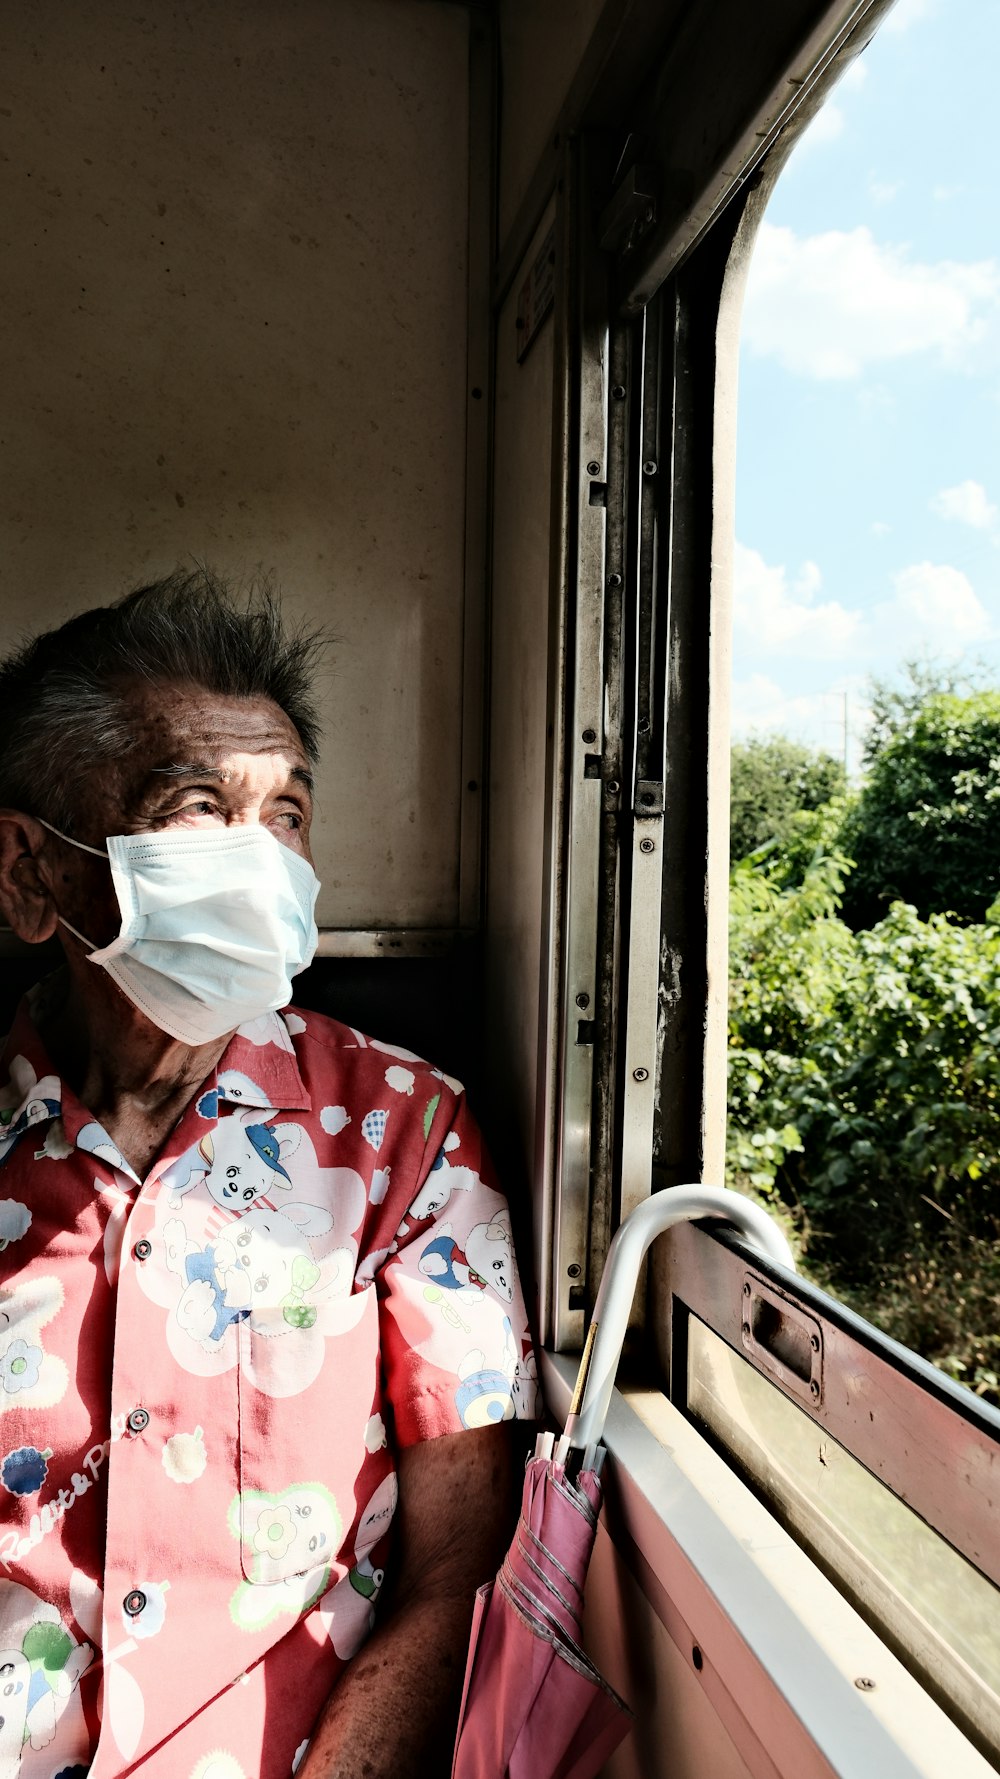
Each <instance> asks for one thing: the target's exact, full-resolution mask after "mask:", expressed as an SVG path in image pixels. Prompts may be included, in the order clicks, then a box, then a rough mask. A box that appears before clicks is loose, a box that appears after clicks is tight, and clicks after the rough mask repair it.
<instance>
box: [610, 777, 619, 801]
mask: <svg viewBox="0 0 1000 1779" xmlns="http://www.w3.org/2000/svg"><path fill="white" fill-rule="evenodd" d="M620 790H621V785H620V784H619V783H618V780H617V778H609V779H608V794H609V795H610V796H612V797H617V795H618V792H619V791H620Z"/></svg>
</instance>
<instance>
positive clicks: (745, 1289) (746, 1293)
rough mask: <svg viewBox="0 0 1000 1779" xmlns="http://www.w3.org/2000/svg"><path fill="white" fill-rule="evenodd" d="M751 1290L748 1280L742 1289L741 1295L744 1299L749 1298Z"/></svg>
mask: <svg viewBox="0 0 1000 1779" xmlns="http://www.w3.org/2000/svg"><path fill="white" fill-rule="evenodd" d="M751 1290H752V1286H751V1284H750V1280H749V1279H748V1280H747V1282H746V1284H745V1285H744V1287H743V1295H744V1297H749V1296H750V1292H751Z"/></svg>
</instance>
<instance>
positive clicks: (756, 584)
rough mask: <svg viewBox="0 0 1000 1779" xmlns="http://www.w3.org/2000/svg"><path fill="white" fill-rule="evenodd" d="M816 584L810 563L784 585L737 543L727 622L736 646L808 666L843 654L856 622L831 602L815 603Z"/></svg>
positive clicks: (779, 571) (780, 570)
mask: <svg viewBox="0 0 1000 1779" xmlns="http://www.w3.org/2000/svg"><path fill="white" fill-rule="evenodd" d="M821 580H822V577H821V575H820V571H819V569H818V568H817V566H816V564H815V562H805V563H803V565H802V568H801V569H800V571H799V575H798V578H797V580H795V581H794V582H791V583H789V580H788V575H787V572H786V570H785V568H784V566H783V565H780V564H779V565H778V566H776V567H772V565H771V564H770V563H768V562H765V560H764V558H763V556H761V554H760V553H759V551H757V550H751V549H748V548H747V547H746V545H745V544H741V543H739V542H738V543H737V545H736V555H735V562H734V579H733V616H734V624H735V627H736V632H737V636H738V638H740V639H741V646H742V647H743V648H744V649H745V650H747V651H751V652H753V653H758V652H760V651H767V652H768V653H769V654H773V653H775V652H782V653H785V654H794V655H795V656H796V657H797V658H799V659H809V660H825V659H828V658H829V657H830V656H831V655H843V654H845V653H846V652H847V651H848V650H849V649H850V647H851V645H852V643H853V642H854V640H855V638H856V636H857V633H858V630H859V627H860V623H861V616H860V613H859V612H850V611H846V610H845V608H844V607H843V606H842V605H840V604H839V603H838V602H837V601H836V600H828V601H826V602H825V603H822V604H819V603H817V602H816V596H817V594H818V593H819V590H820V586H821Z"/></svg>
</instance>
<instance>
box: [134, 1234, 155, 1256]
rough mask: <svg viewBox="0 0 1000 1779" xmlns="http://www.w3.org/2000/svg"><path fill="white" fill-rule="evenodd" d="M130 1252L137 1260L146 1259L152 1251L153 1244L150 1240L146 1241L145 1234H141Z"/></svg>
mask: <svg viewBox="0 0 1000 1779" xmlns="http://www.w3.org/2000/svg"><path fill="white" fill-rule="evenodd" d="M132 1252H133V1254H134V1255H135V1257H136V1259H137V1260H148V1259H149V1256H150V1255H151V1253H152V1252H153V1244H152V1242H147V1240H146V1238H145V1236H143V1238H142V1240H141V1241H140V1242H136V1244H135V1247H134V1248H133V1249H132Z"/></svg>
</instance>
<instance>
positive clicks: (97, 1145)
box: [76, 1119, 136, 1180]
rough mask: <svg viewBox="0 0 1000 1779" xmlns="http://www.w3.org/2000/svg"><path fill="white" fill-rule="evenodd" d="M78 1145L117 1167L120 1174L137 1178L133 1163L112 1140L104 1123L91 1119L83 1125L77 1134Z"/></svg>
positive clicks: (88, 1152)
mask: <svg viewBox="0 0 1000 1779" xmlns="http://www.w3.org/2000/svg"><path fill="white" fill-rule="evenodd" d="M76 1146H77V1148H78V1149H83V1150H85V1151H86V1153H87V1154H88V1155H96V1157H97V1159H98V1161H106V1162H107V1164H108V1166H109V1167H113V1168H116V1169H117V1171H118V1172H119V1173H120V1174H128V1176H129V1178H130V1179H132V1180H134V1179H135V1178H136V1175H135V1174H134V1173H133V1171H132V1167H131V1164H130V1163H129V1162H127V1161H126V1160H125V1157H124V1155H123V1154H122V1152H121V1150H120V1149H119V1147H118V1145H117V1143H113V1142H112V1141H111V1138H110V1137H109V1136H108V1133H107V1131H106V1130H105V1128H104V1126H103V1124H98V1123H97V1122H96V1120H94V1119H91V1122H90V1123H89V1124H85V1125H83V1127H82V1129H81V1130H80V1132H79V1134H78V1136H77V1139H76Z"/></svg>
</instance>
